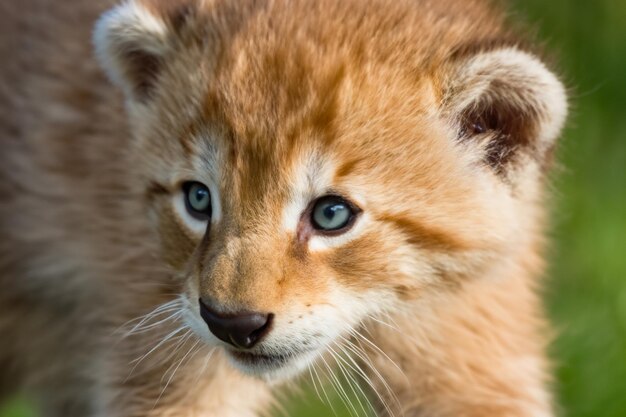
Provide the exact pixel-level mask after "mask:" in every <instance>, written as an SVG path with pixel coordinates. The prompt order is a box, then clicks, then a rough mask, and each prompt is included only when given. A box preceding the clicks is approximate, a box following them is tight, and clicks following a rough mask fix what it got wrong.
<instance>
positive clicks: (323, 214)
mask: <svg viewBox="0 0 626 417" xmlns="http://www.w3.org/2000/svg"><path fill="white" fill-rule="evenodd" d="M354 214H355V213H354V210H353V209H352V207H351V205H350V204H349V203H348V202H347V201H345V200H344V199H343V198H341V197H339V196H325V197H322V198H320V199H319V200H317V202H316V203H315V205H314V206H313V211H312V213H311V222H312V223H313V227H314V228H315V229H317V230H323V231H337V230H340V229H343V228H345V227H347V226H348V225H349V224H350V223H351V221H352V219H353V218H354Z"/></svg>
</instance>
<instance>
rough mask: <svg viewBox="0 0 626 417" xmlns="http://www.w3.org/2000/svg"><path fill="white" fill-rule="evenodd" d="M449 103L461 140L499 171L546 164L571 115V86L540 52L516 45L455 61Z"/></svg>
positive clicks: (448, 82)
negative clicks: (568, 89)
mask: <svg viewBox="0 0 626 417" xmlns="http://www.w3.org/2000/svg"><path fill="white" fill-rule="evenodd" d="M450 68H451V69H450V71H449V72H448V75H447V76H446V79H445V80H444V94H443V106H444V111H445V113H446V114H447V115H448V116H449V117H450V118H451V120H452V121H453V123H454V125H455V127H456V128H457V131H458V135H459V140H461V141H464V142H466V143H467V144H468V145H470V146H472V145H474V146H477V147H478V149H479V152H481V155H482V157H483V160H484V161H485V162H486V163H487V164H489V165H490V166H491V167H492V168H493V169H494V170H495V171H496V172H497V173H498V174H503V175H506V176H509V177H510V175H509V173H508V171H512V170H511V169H510V168H513V167H515V166H517V167H519V166H520V165H523V164H525V163H528V162H529V161H534V162H536V163H538V165H539V166H540V167H543V166H544V165H546V163H547V162H548V160H549V159H550V158H549V157H550V155H551V153H552V152H551V150H552V149H553V148H554V144H555V141H556V138H557V137H558V136H559V133H560V131H561V128H562V126H563V123H564V121H565V116H566V114H567V99H566V95H565V89H564V88H563V85H562V84H561V82H560V81H559V80H558V79H557V78H556V76H555V75H554V74H553V73H552V72H550V71H549V70H548V69H547V68H546V67H545V65H544V64H543V63H542V62H541V61H539V59H537V58H536V57H535V56H533V55H531V54H529V53H527V52H523V51H521V50H519V49H517V48H514V47H508V48H500V49H495V50H489V51H483V52H478V53H473V54H463V55H460V56H457V57H455V58H454V59H453V60H452V63H451V66H450Z"/></svg>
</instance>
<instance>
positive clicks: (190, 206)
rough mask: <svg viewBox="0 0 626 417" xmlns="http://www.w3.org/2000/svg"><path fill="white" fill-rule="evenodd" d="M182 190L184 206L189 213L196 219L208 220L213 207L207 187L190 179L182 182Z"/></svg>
mask: <svg viewBox="0 0 626 417" xmlns="http://www.w3.org/2000/svg"><path fill="white" fill-rule="evenodd" d="M183 191H184V194H185V207H186V208H187V211H188V212H189V214H190V215H192V216H193V217H195V218H196V219H198V220H202V221H208V220H210V219H211V215H212V214H213V208H212V206H211V192H210V191H209V188H208V187H207V186H206V185H204V184H202V183H200V182H195V181H190V182H186V183H184V184H183Z"/></svg>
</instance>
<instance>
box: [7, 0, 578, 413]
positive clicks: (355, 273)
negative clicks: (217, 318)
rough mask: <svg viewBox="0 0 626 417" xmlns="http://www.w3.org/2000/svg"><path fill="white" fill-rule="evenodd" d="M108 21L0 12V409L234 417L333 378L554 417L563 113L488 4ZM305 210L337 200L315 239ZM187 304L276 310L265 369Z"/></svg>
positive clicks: (200, 10)
mask: <svg viewBox="0 0 626 417" xmlns="http://www.w3.org/2000/svg"><path fill="white" fill-rule="evenodd" d="M112 6H113V5H112V4H108V3H107V2H106V1H76V2H69V3H68V2H66V3H64V4H63V5H59V4H58V3H54V2H49V1H47V0H23V1H21V2H17V3H16V2H3V3H2V4H0V28H2V29H0V30H1V33H0V57H1V58H2V62H3V64H2V66H1V67H0V79H1V80H2V83H1V85H0V109H1V110H2V111H1V112H0V141H1V142H0V145H1V146H2V152H1V153H0V195H1V196H2V200H0V233H1V239H0V286H1V287H2V288H3V291H1V292H0V338H1V339H2V341H3V342H2V345H1V346H0V365H1V366H2V372H1V373H0V379H1V381H0V388H2V389H3V392H4V393H5V394H6V393H10V392H12V391H13V390H14V389H15V388H20V389H23V390H26V392H28V393H29V394H31V395H33V396H34V398H36V399H37V400H38V401H39V405H40V406H41V410H42V412H43V414H44V415H46V416H63V417H67V416H94V417H104V416H107V417H147V416H159V417H165V416H181V417H188V416H219V417H229V416H233V417H234V416H257V415H260V414H261V413H263V412H264V411H266V410H268V407H270V406H271V404H272V394H273V393H274V392H275V391H277V390H280V389H282V388H281V387H282V385H281V384H275V383H272V382H274V381H281V380H285V379H287V378H293V377H294V376H295V375H297V374H300V373H301V372H302V371H306V370H307V369H308V370H309V372H310V376H311V378H319V377H323V376H324V374H329V373H330V372H331V369H332V372H335V373H336V375H339V376H342V375H343V376H345V377H346V378H348V379H349V380H350V381H351V382H352V388H346V390H347V392H350V389H352V390H354V392H356V393H361V392H364V393H365V394H366V395H367V396H368V399H367V400H366V399H363V400H361V401H362V405H363V407H362V409H361V408H360V407H359V406H358V404H357V405H355V410H354V411H356V412H357V413H364V412H365V410H366V409H368V408H371V409H372V410H374V411H375V412H376V413H377V414H378V415H380V416H385V415H391V414H393V415H405V416H420V417H445V416H450V417H452V416H455V417H458V416H464V417H479V416H480V417H484V416H498V417H522V416H524V417H530V416H532V417H548V416H551V415H553V411H552V401H551V396H550V394H549V389H548V387H547V384H548V382H549V378H548V374H549V372H548V369H547V364H546V359H545V354H544V349H545V344H546V325H545V323H544V319H543V314H542V310H541V306H540V303H539V301H538V297H537V295H536V288H537V286H538V278H539V277H540V275H541V273H542V269H543V262H542V256H541V252H542V247H543V234H542V229H543V226H544V224H543V223H544V219H543V217H544V214H543V213H544V206H545V203H544V197H543V194H544V193H543V188H544V182H545V180H544V177H545V173H546V171H547V169H548V168H549V165H550V160H551V155H552V150H553V148H554V146H555V140H556V138H557V136H558V134H559V132H560V129H561V126H562V124H563V121H564V118H565V114H566V99H565V94H564V90H563V87H562V85H561V83H560V82H559V81H558V80H557V78H555V76H554V75H553V74H552V73H551V72H550V71H549V70H548V69H547V68H546V67H545V66H544V65H543V64H542V63H541V61H540V60H539V59H538V58H537V57H536V55H535V54H534V53H533V52H532V51H531V50H529V49H528V48H527V47H525V46H523V43H522V42H520V41H519V40H518V38H517V37H516V36H515V35H514V34H511V33H510V32H509V30H508V29H507V28H508V27H509V25H508V24H507V23H506V22H505V21H504V19H503V15H502V13H501V11H500V10H499V9H498V8H497V7H495V6H494V5H492V4H490V3H488V2H487V1H482V0H371V1H362V0H342V1H337V0H319V1H307V0H289V1H287V0H275V1H270V0H268V1H247V0H241V1H230V0H229V1H226V0H195V1H194V0H176V1H166V0H131V1H128V2H125V3H123V4H121V5H117V6H115V8H113V9H112V10H111V11H109V12H107V13H105V14H104V15H103V16H102V17H101V18H100V19H99V20H98V22H97V24H96V20H97V19H98V16H100V15H101V14H102V13H103V12H104V11H105V10H107V9H109V8H110V7H112ZM94 25H95V26H94ZM94 27H95V32H94V35H93V39H94V44H95V50H96V53H95V54H94V52H93V47H92V44H91V41H90V39H91V37H92V30H93V28H94ZM94 55H95V56H96V57H97V58H94ZM100 67H101V68H103V69H104V72H106V74H108V76H109V79H110V80H112V81H113V83H114V84H115V85H116V86H118V87H119V89H117V88H114V87H113V86H112V85H111V84H110V83H109V81H107V79H106V78H105V75H104V73H103V71H102V69H101V68H100ZM184 181H200V182H202V183H204V184H206V185H207V186H208V187H209V189H210V190H211V197H212V199H213V202H214V208H213V218H212V219H211V222H210V225H207V224H202V223H198V221H196V220H194V219H193V218H191V217H190V216H189V215H188V214H187V212H186V209H185V207H184V204H183V203H182V202H183V198H184V195H183V192H182V191H181V184H182V183H183V182H184ZM328 193H338V194H341V195H342V196H344V197H346V198H348V199H349V200H350V201H351V202H353V203H354V204H355V205H356V206H358V207H359V209H360V210H361V213H360V215H359V217H358V218H357V220H356V222H355V224H354V227H352V228H351V229H350V230H349V231H348V232H346V233H344V234H341V235H338V236H326V235H321V234H319V233H316V232H315V231H314V230H313V229H312V228H311V227H310V225H308V223H307V222H308V221H309V220H308V217H307V214H306V213H307V210H308V207H309V206H310V204H311V202H312V201H314V200H315V199H316V198H318V197H320V196H323V195H325V194H328ZM199 298H202V299H203V300H206V301H207V302H209V303H211V304H212V305H213V306H214V307H215V308H216V309H218V310H219V311H221V312H235V311H240V310H246V311H261V312H266V313H273V314H274V317H275V319H274V324H273V326H272V329H271V331H270V333H269V334H268V336H267V337H266V338H265V339H263V341H262V342H261V343H259V345H258V346H255V347H254V348H253V352H254V353H257V354H264V355H282V356H286V357H287V358H288V360H287V362H286V363H284V364H280V365H277V364H275V363H263V362H259V363H249V362H245V361H242V360H239V359H238V358H237V357H236V356H234V355H233V348H232V347H231V346H228V345H226V344H225V343H223V342H221V341H220V340H218V339H217V338H216V337H214V336H213V335H212V334H211V332H210V331H209V329H208V328H207V326H206V325H205V324H204V323H203V322H202V320H201V318H200V315H199V306H198V299H199ZM335 362H336V363H335ZM337 366H338V367H337ZM333 368H335V369H333ZM348 374H352V377H350V376H349V375H348ZM305 375H306V376H307V377H308V376H309V373H306V372H305ZM331 381H334V377H331ZM357 382H358V383H360V384H361V387H362V388H361V387H357V386H356V385H355V384H356V383H357Z"/></svg>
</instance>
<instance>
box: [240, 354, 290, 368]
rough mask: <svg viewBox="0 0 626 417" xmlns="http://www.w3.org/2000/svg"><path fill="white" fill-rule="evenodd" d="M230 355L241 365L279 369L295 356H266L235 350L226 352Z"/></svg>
mask: <svg viewBox="0 0 626 417" xmlns="http://www.w3.org/2000/svg"><path fill="white" fill-rule="evenodd" d="M228 352H229V353H230V355H231V356H232V357H233V358H234V359H235V360H237V361H238V362H240V363H241V364H242V365H247V366H251V367H259V366H262V367H275V368H277V367H280V366H283V365H285V364H286V363H287V362H289V361H290V360H292V359H294V357H295V355H266V354H259V353H251V352H241V351H235V350H229V351H228Z"/></svg>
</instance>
